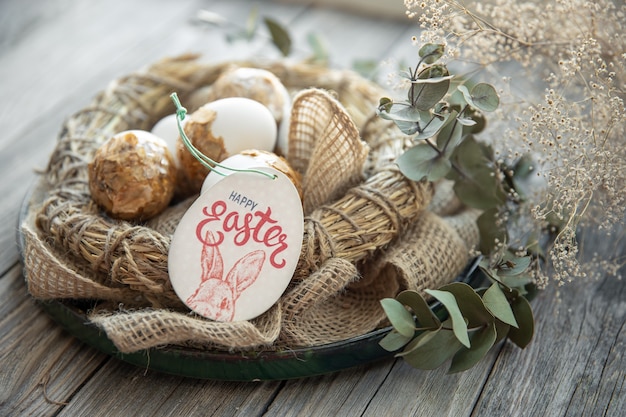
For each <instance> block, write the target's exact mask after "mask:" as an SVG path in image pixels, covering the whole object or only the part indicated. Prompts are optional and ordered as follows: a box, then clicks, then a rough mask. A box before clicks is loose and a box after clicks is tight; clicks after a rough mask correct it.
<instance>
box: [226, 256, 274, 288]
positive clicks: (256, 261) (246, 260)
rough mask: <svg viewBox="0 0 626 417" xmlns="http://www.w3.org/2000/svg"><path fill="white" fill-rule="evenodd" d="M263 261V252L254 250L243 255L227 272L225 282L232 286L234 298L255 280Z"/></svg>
mask: <svg viewBox="0 0 626 417" xmlns="http://www.w3.org/2000/svg"><path fill="white" fill-rule="evenodd" d="M263 262H265V252H264V251H262V250H255V251H253V252H250V253H248V254H246V255H244V256H243V257H242V258H241V259H239V260H238V261H237V262H236V263H235V265H233V267H232V268H231V270H230V271H229V272H228V276H227V277H226V280H225V281H226V282H227V283H228V285H230V287H231V288H233V290H234V293H235V298H238V297H239V295H240V294H241V292H242V291H244V290H245V289H246V288H248V287H249V286H250V285H252V284H253V283H254V281H256V279H257V278H258V277H259V274H260V273H261V269H263Z"/></svg>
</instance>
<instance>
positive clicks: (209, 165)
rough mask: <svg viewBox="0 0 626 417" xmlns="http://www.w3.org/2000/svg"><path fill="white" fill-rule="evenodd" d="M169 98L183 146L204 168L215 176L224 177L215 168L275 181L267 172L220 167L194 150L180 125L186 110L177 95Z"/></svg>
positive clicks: (171, 95)
mask: <svg viewBox="0 0 626 417" xmlns="http://www.w3.org/2000/svg"><path fill="white" fill-rule="evenodd" d="M170 98H171V99H172V101H173V102H174V105H175V106H176V125H177V126H178V133H179V134H180V138H181V139H182V140H183V143H184V144H185V147H186V148H187V149H188V150H189V152H190V153H191V154H192V155H193V156H194V158H196V159H197V160H198V161H199V162H200V163H201V164H202V165H203V166H205V167H206V168H208V169H209V170H211V171H213V172H215V173H216V174H219V175H221V176H222V177H225V176H226V174H224V173H223V172H220V171H219V170H217V169H215V168H216V167H218V168H221V169H225V170H228V171H233V172H249V173H253V174H261V175H264V176H266V177H268V178H270V179H273V180H274V179H276V175H275V174H271V173H269V172H264V171H259V170H257V169H237V168H230V167H227V166H225V165H222V164H219V163H217V162H215V161H214V160H212V159H211V158H209V157H208V156H206V155H205V154H203V153H202V152H200V150H199V149H198V148H196V147H195V146H194V145H193V143H191V141H190V140H189V138H188V137H187V135H186V134H185V130H184V129H183V125H182V124H181V122H182V121H183V120H184V119H185V116H186V115H187V109H186V108H184V107H183V106H182V105H181V104H180V100H179V98H178V94H176V93H172V94H170Z"/></svg>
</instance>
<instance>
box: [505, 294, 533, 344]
mask: <svg viewBox="0 0 626 417" xmlns="http://www.w3.org/2000/svg"><path fill="white" fill-rule="evenodd" d="M511 308H512V309H513V314H514V315H515V320H517V323H518V324H519V328H517V329H516V328H514V327H511V329H510V330H509V339H511V341H512V342H513V343H515V344H516V345H517V346H519V347H520V348H522V349H524V348H525V347H526V346H528V344H529V343H530V342H531V340H532V338H533V335H534V333H535V319H534V317H533V309H532V307H531V306H530V303H529V302H528V300H527V299H526V298H524V297H522V296H519V297H517V298H515V300H513V302H512V303H511Z"/></svg>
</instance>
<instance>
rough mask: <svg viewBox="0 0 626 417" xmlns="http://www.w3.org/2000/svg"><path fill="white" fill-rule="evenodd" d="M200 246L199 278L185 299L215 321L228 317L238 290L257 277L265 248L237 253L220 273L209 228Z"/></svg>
mask: <svg viewBox="0 0 626 417" xmlns="http://www.w3.org/2000/svg"><path fill="white" fill-rule="evenodd" d="M204 242H205V243H204V245H203V246H202V255H201V257H200V261H201V263H202V277H201V282H200V285H199V286H198V288H197V289H196V291H195V292H194V293H193V294H192V295H191V296H190V297H189V298H188V299H187V305H188V306H189V307H190V308H192V309H193V310H194V311H196V312H197V313H199V314H201V315H203V316H205V317H212V318H214V319H215V320H219V321H231V320H232V319H233V317H234V316H235V303H236V301H237V299H238V298H239V296H240V295H241V293H242V292H243V291H244V290H245V289H246V288H248V287H249V286H250V285H252V284H253V283H254V282H255V281H256V279H257V278H258V276H259V274H260V273H261V270H262V269H263V262H265V252H263V251H262V250H255V251H252V252H250V253H247V254H245V255H244V256H243V257H241V258H240V259H239V260H237V262H235V264H234V265H233V267H232V268H231V269H230V271H228V274H227V275H226V277H224V261H223V259H222V255H221V253H220V250H219V247H218V246H217V245H216V244H215V238H214V237H213V233H212V232H211V231H207V232H206V235H205V239H204Z"/></svg>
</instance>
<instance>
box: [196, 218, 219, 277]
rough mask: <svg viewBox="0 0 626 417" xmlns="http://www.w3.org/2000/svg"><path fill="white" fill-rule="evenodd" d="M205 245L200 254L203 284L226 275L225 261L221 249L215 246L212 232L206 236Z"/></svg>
mask: <svg viewBox="0 0 626 417" xmlns="http://www.w3.org/2000/svg"><path fill="white" fill-rule="evenodd" d="M204 242H205V243H204V244H203V245H202V253H201V254H200V263H201V266H202V277H201V280H202V282H204V281H206V280H208V279H211V278H214V279H220V280H221V279H222V278H223V275H224V260H223V259H222V254H221V253H220V249H219V247H218V246H217V245H216V244H215V238H214V237H213V233H212V232H211V231H210V230H207V232H206V234H205V235H204Z"/></svg>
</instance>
